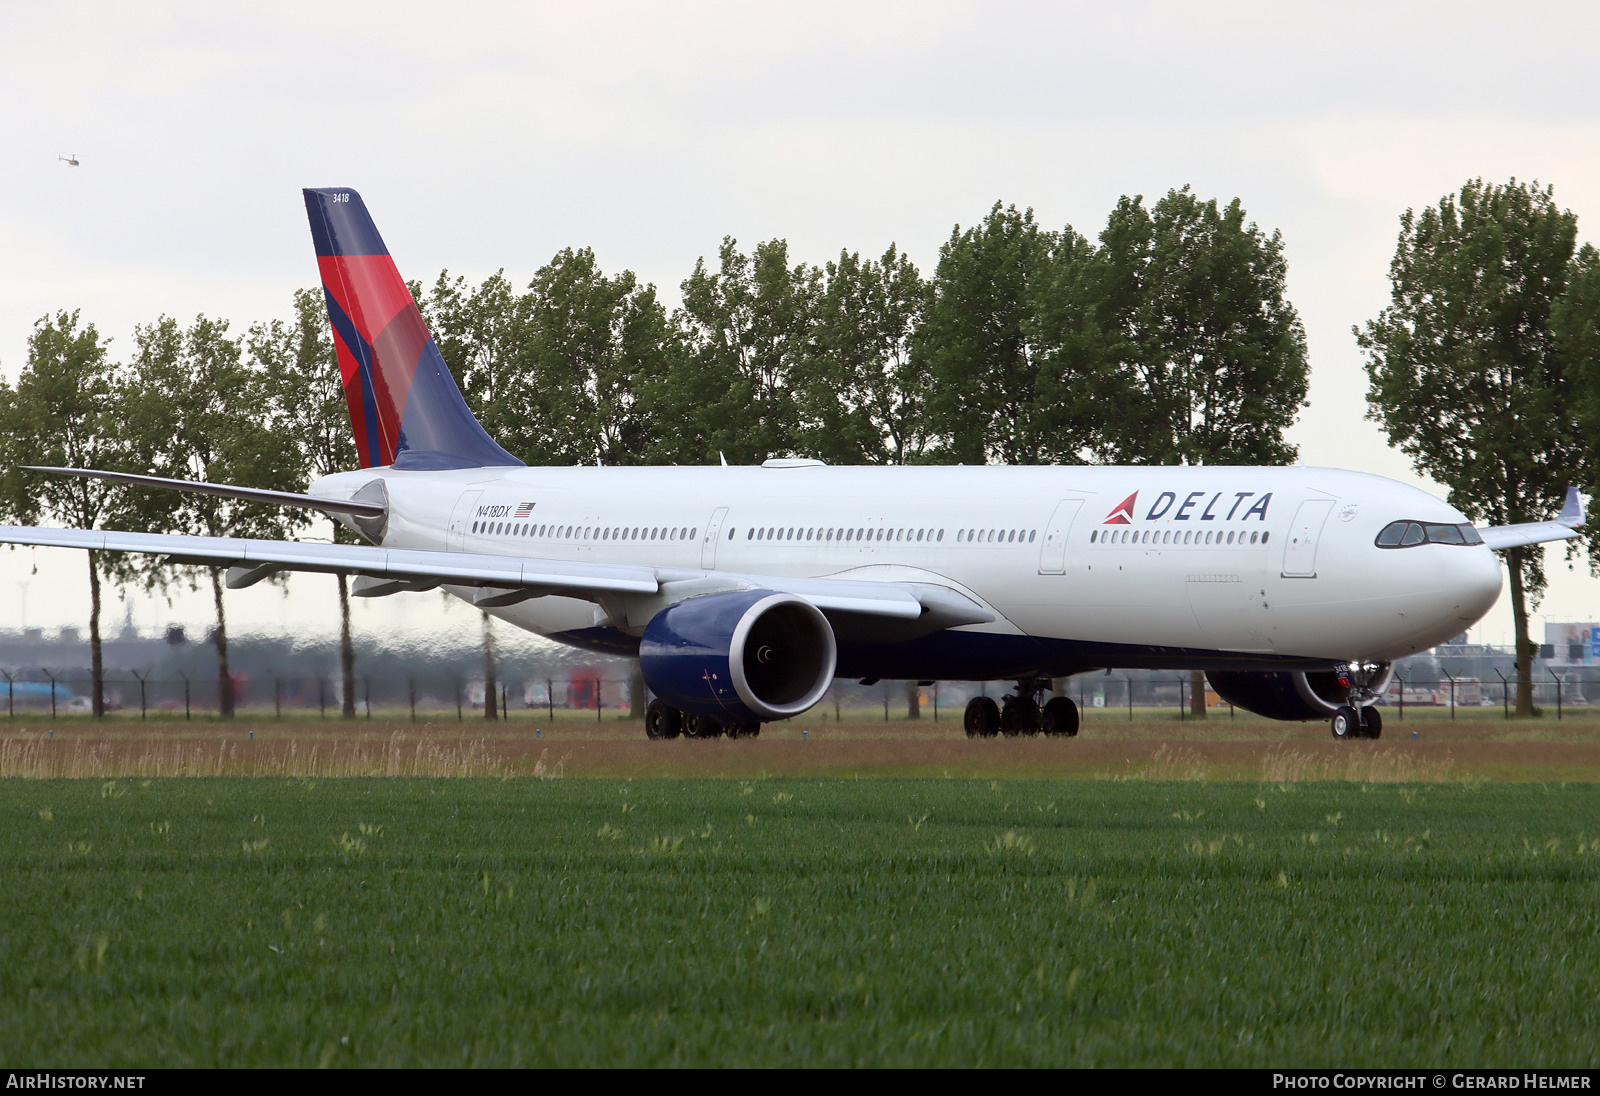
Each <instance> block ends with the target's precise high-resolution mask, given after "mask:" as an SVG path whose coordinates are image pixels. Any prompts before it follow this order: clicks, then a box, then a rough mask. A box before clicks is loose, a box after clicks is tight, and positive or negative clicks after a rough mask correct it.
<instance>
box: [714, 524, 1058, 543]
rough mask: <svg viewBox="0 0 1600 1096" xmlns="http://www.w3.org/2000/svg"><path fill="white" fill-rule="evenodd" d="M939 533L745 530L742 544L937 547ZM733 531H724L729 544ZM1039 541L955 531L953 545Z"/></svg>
mask: <svg viewBox="0 0 1600 1096" xmlns="http://www.w3.org/2000/svg"><path fill="white" fill-rule="evenodd" d="M944 534H945V531H944V530H943V529H883V528H872V529H867V528H861V529H817V528H811V529H801V528H777V527H774V528H769V529H746V530H745V534H744V539H745V540H753V541H782V542H785V543H790V544H803V543H805V542H807V541H813V542H815V541H822V542H824V543H826V542H828V541H845V542H849V541H869V540H870V541H873V542H878V541H884V542H891V541H892V542H894V543H898V544H907V543H910V544H939V543H942V542H943V541H944ZM733 537H734V530H732V529H729V530H728V539H729V540H732V539H733ZM1038 539H1039V531H1038V530H1037V529H957V530H956V543H957V544H1032V543H1034V542H1035V541H1037V540H1038Z"/></svg>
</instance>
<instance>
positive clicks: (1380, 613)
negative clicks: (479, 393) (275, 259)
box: [0, 188, 1583, 738]
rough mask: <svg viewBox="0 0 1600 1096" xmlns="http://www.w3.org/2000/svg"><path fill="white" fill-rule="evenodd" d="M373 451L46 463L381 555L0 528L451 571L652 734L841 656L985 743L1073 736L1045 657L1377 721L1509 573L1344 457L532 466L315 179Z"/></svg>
mask: <svg viewBox="0 0 1600 1096" xmlns="http://www.w3.org/2000/svg"><path fill="white" fill-rule="evenodd" d="M305 202H306V211H307V213H308V214H309V215H310V218H311V235H312V239H313V241H314V242H315V244H316V253H317V264H318V266H319V268H320V270H321V275H322V284H323V288H324V289H325V291H326V295H327V303H328V316H329V320H330V322H331V324H332V326H333V333H334V342H335V345H336V347H337V351H338V358H339V368H340V371H341V374H342V377H343V383H344V390H345V393H346V396H347V397H348V401H349V408H350V423H351V427H352V428H353V429H354V431H355V440H356V448H357V451H358V452H359V454H360V463H361V468H360V470H358V471H351V472H341V473H338V474H336V475H331V476H326V477H324V478H322V479H319V480H317V481H316V482H315V483H313V484H311V485H310V493H309V494H307V495H295V494H285V493H281V492H273V491H261V490H254V489H250V488H243V487H233V486H228V485H221V484H199V483H190V482H186V481H173V480H161V479H155V478H153V477H141V476H130V475H122V474H116V473H107V472H99V471H95V470H89V469H49V470H47V471H53V472H60V473H65V474H72V475H82V476H91V477H100V478H106V479H114V480H122V481H127V482H136V483H142V484H146V485H151V484H154V485H157V486H166V487H174V488H177V489H179V490H190V491H201V492H209V493H212V494H217V495H223V496H228V497H233V498H239V499H249V500H256V501H269V502H277V503H281V504H284V505H289V506H300V507H307V508H310V509H313V510H320V511H323V512H325V513H329V514H332V515H335V516H336V517H337V518H338V519H340V520H341V521H343V522H344V523H346V524H347V525H349V526H350V527H351V528H353V529H355V530H356V531H358V532H359V533H360V534H361V535H362V536H363V537H365V538H366V539H367V540H368V541H370V542H371V543H370V545H366V546H355V545H328V544H312V543H301V542H295V541H271V540H235V539H226V538H203V537H187V536H168V535H160V534H140V533H121V532H109V531H98V530H94V531H91V530H66V529H38V528H19V527H7V528H0V541H9V542H12V543H19V544H37V545H53V546H59V547H69V548H89V549H96V550H102V551H124V552H150V553H158V554H163V555H169V556H173V557H176V558H178V559H180V560H182V561H183V562H189V563H203V564H209V565H212V566H223V567H228V568H230V570H229V572H228V580H227V582H228V585H229V586H230V587H233V588H239V587H244V586H249V585H251V584H252V583H255V582H258V581H260V580H261V579H262V578H265V577H266V576H268V575H270V574H272V573H274V572H278V571H320V572H344V573H347V574H351V575H354V576H356V577H355V583H354V592H355V593H356V594H357V595H358V596H363V597H378V596H384V595H388V594H394V593H399V592H402V591H416V590H429V589H433V588H435V587H443V588H444V589H446V590H448V591H449V592H450V593H452V594H454V595H455V596H457V597H459V598H461V599H463V600H465V601H468V602H470V603H472V604H473V605H476V606H479V607H481V608H483V609H485V610H486V611H488V612H490V613H493V614H494V615H495V616H497V617H500V618H501V619H503V620H506V621H508V622H510V623H512V624H515V625H517V626H518V627H521V628H526V629H528V630H530V631H533V632H537V633H539V634H541V635H545V636H548V637H550V638H551V639H555V640H559V641H561V642H562V643H567V644H571V645H573V646H577V647H583V648H587V649H590V650H595V651H604V652H607V653H613V654H621V655H628V656H631V657H636V658H638V659H639V662H640V667H641V669H642V671H643V675H644V679H645V681H646V683H647V684H648V685H649V687H650V689H651V691H652V692H653V693H654V695H655V698H656V699H655V700H654V701H653V702H652V703H651V704H650V707H649V710H648V712H647V715H646V730H647V733H648V734H649V735H650V737H652V738H672V737H675V736H677V735H678V734H679V733H683V734H686V735H689V736H694V737H706V736H711V735H718V734H724V733H726V734H729V735H735V736H739V735H746V734H752V733H756V732H757V731H758V730H759V728H760V724H761V723H762V722H763V721H768V720H778V719H784V718H787V717H790V716H794V715H798V714H800V713H801V712H804V711H806V710H807V709H808V708H810V707H812V706H813V705H814V704H816V703H817V702H818V701H819V700H821V699H822V697H823V695H824V693H825V692H826V691H827V689H828V687H829V684H830V683H831V682H832V681H833V679H834V677H835V676H842V677H851V678H861V679H865V680H867V681H872V680H876V679H880V678H897V679H909V680H918V681H923V682H932V681H934V680H940V679H943V680H965V681H972V680H1004V681H1012V682H1015V683H1016V690H1015V692H1014V693H1013V694H1012V695H1010V696H1008V697H1006V699H1005V701H1004V707H1003V709H1002V707H1001V705H999V704H996V702H995V701H993V700H990V699H987V698H983V697H980V698H978V699H975V700H974V701H972V703H971V704H970V705H969V706H968V708H967V711H966V719H965V725H966V730H967V733H968V734H969V735H979V736H989V735H994V734H996V733H999V732H1001V731H1004V732H1005V733H1008V734H1017V733H1038V732H1039V731H1041V730H1042V731H1043V732H1044V733H1046V734H1065V735H1072V734H1076V733H1077V728H1078V713H1077V710H1076V708H1075V707H1074V705H1073V703H1072V701H1071V700H1070V699H1068V698H1066V697H1064V696H1063V697H1055V698H1053V699H1050V700H1049V701H1048V703H1045V704H1044V705H1043V706H1042V707H1041V706H1040V704H1039V703H1038V698H1039V696H1040V694H1041V693H1042V692H1044V691H1045V689H1046V688H1047V686H1048V682H1049V679H1051V678H1057V677H1064V676H1068V675H1071V674H1078V673H1083V672H1086V671H1089V670H1096V669H1109V668H1112V667H1118V668H1150V669H1202V670H1204V671H1205V672H1206V674H1207V676H1208V678H1209V679H1210V681H1211V684H1212V687H1213V688H1215V689H1216V691H1217V692H1218V694H1219V695H1221V696H1222V697H1224V698H1225V699H1227V700H1229V701H1230V702H1232V703H1234V704H1236V705H1238V706H1239V707H1241V708H1245V709H1247V710H1249V711H1253V712H1257V713H1259V714H1261V715H1265V716H1270V717H1272V718H1274V719H1291V720H1305V719H1327V720H1328V721H1329V722H1330V724H1331V727H1332V730H1333V733H1334V734H1335V735H1337V736H1339V737H1341V738H1345V737H1357V736H1373V737H1375V736H1376V735H1377V734H1378V732H1379V730H1380V728H1381V719H1380V717H1379V714H1378V712H1377V710H1376V709H1375V708H1374V707H1373V706H1372V704H1373V702H1374V701H1375V700H1376V699H1377V697H1378V696H1379V694H1380V693H1381V691H1382V689H1383V688H1384V686H1385V684H1386V683H1387V680H1388V678H1389V674H1390V666H1391V663H1392V661H1393V660H1394V659H1397V658H1400V657H1401V656H1404V655H1409V654H1413V653H1415V652H1417V651H1422V650H1425V649H1427V648H1429V647H1432V646H1434V645H1436V644H1438V643H1441V642H1443V641H1445V640H1446V639H1448V638H1449V637H1451V636H1454V635H1457V634H1459V633H1461V632H1463V631H1465V630H1466V629H1467V628H1468V627H1469V626H1470V625H1471V624H1473V623H1474V622H1475V621H1477V620H1478V619H1479V618H1480V617H1482V616H1483V614H1484V613H1486V612H1487V611H1488V610H1489V608H1490V607H1491V606H1492V605H1493V604H1494V602H1495V600H1496V598H1497V597H1498V596H1499V593H1500V564H1499V561H1498V560H1497V558H1496V557H1495V555H1494V552H1493V549H1496V548H1508V547H1512V546H1514V545H1519V544H1536V543H1539V542H1542V541H1548V540H1561V539H1566V538H1570V537H1574V536H1576V535H1577V533H1576V532H1575V526H1577V525H1578V524H1580V523H1581V521H1582V517H1583V515H1582V507H1581V504H1580V501H1579V499H1578V496H1577V493H1576V492H1575V491H1569V493H1568V498H1567V504H1566V506H1565V507H1564V508H1563V509H1562V512H1561V514H1560V516H1559V517H1557V518H1556V519H1555V520H1554V521H1550V522H1541V523H1534V524H1529V525H1512V526H1502V527H1495V528H1487V529H1475V528H1473V526H1472V525H1471V523H1470V522H1468V521H1467V519H1466V518H1465V517H1463V516H1462V514H1461V513H1460V512H1459V511H1457V510H1456V509H1455V508H1454V507H1452V506H1449V505H1447V504H1446V503H1444V502H1441V501H1439V500H1438V499H1436V498H1434V497H1432V496H1431V495H1428V494H1426V493H1424V492H1422V491H1419V490H1416V489H1414V488H1411V487H1408V486H1406V485H1404V484H1400V483H1397V482H1394V481H1392V480H1387V479H1382V478H1379V477H1377V476H1371V475H1365V474H1362V473H1356V472H1342V471H1336V470H1332V469H1325V468H1230V467H1183V468H1110V467H1049V468H1020V467H955V468H949V467H897V468H896V467H891V468H833V467H827V466H824V465H823V464H821V463H820V462H818V461H814V460H770V461H767V462H766V463H765V464H763V465H762V466H760V467H759V468H752V467H733V468H730V467H704V468H678V467H673V468H598V467H597V468H529V467H526V466H524V465H523V464H522V463H521V462H520V461H518V460H517V459H516V458H515V457H513V456H512V455H511V454H509V453H507V452H506V451H505V450H504V449H502V448H501V447H500V446H499V445H497V444H496V443H495V442H494V441H493V439H491V438H490V437H489V436H488V434H486V433H485V432H484V430H483V428H482V427H481V426H480V425H479V423H478V421H477V419H475V418H474V417H473V415H472V412H471V411H470V410H469V409H468V407H467V405H466V403H465V401H464V400H463V399H462V397H461V393H460V391H459V389H458V388H457V387H456V383H455V381H454V380H453V379H452V378H451V376H450V373H449V371H448V369H447V368H446V367H445V363H444V360H443V358H442V357H441V356H440V354H439V351H438V348H437V347H436V346H435V344H434V342H433V339H432V337H431V336H430V335H429V333H428V330H427V327H426V325H425V324H424V322H423V320H422V317H421V315H420V314H419V313H418V310H417V306H416V303H415V301H413V300H412V297H411V294H410V292H409V291H408V290H407V289H406V286H405V282H404V281H403V280H402V278H401V276H400V273H399V271H398V270H397V268H396V267H395V264H394V261H393V260H392V259H391V258H390V256H389V251H388V249H387V248H386V247H385V246H384V243H383V240H382V239H381V238H380V237H379V235H378V232H377V229H376V227H375V226H374V225H373V222H372V219H371V218H370V217H369V216H368V214H367V210H366V206H365V205H364V204H363V202H362V200H361V197H360V195H358V194H357V193H356V192H355V191H353V190H346V189H337V188H336V189H325V190H307V191H305Z"/></svg>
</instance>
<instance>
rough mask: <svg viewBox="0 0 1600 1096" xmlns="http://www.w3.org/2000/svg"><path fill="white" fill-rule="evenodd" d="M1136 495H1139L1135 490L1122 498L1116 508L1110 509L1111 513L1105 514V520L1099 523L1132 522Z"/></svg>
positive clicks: (1120, 523) (1121, 523)
mask: <svg viewBox="0 0 1600 1096" xmlns="http://www.w3.org/2000/svg"><path fill="white" fill-rule="evenodd" d="M1138 497H1139V492H1137V491H1135V492H1134V493H1133V494H1131V495H1129V496H1128V497H1127V498H1125V499H1123V500H1122V502H1121V503H1120V504H1118V506H1117V508H1116V509H1115V510H1113V511H1111V513H1109V514H1107V515H1106V520H1105V521H1102V522H1101V523H1100V524H1101V525H1132V524H1133V504H1134V501H1135V500H1136V499H1137V498H1138Z"/></svg>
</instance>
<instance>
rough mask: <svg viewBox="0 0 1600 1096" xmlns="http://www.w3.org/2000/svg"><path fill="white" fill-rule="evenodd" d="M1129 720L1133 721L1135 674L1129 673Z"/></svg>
mask: <svg viewBox="0 0 1600 1096" xmlns="http://www.w3.org/2000/svg"><path fill="white" fill-rule="evenodd" d="M1128 722H1129V723H1132V722H1133V675H1132V674H1129V675H1128Z"/></svg>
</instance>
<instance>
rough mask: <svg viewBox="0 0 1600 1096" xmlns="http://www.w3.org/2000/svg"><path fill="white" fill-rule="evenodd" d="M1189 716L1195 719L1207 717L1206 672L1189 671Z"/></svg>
mask: <svg viewBox="0 0 1600 1096" xmlns="http://www.w3.org/2000/svg"><path fill="white" fill-rule="evenodd" d="M1189 714H1190V715H1191V716H1193V717H1194V718H1195V719H1204V718H1205V717H1206V672H1205V671H1204V670H1190V671H1189Z"/></svg>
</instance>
